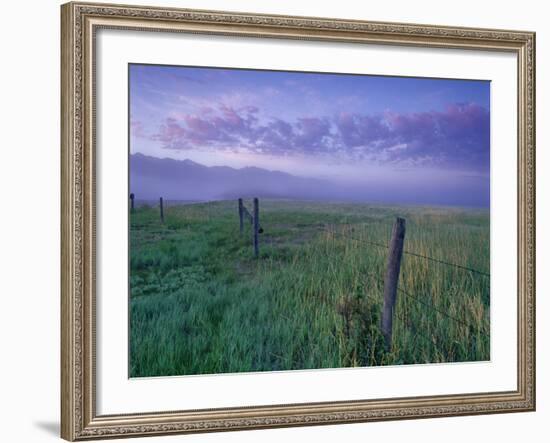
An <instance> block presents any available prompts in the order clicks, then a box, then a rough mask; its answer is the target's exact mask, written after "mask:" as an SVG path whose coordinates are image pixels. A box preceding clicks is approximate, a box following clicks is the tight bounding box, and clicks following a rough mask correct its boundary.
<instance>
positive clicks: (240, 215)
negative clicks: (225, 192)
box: [239, 198, 244, 234]
mask: <svg viewBox="0 0 550 443" xmlns="http://www.w3.org/2000/svg"><path fill="white" fill-rule="evenodd" d="M243 217H244V214H243V199H242V198H240V199H239V230H240V232H241V234H242V233H243V229H244V220H243Z"/></svg>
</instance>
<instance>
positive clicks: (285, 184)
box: [130, 153, 334, 200]
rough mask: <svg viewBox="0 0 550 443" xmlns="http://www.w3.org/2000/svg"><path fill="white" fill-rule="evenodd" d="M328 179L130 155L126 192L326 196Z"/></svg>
mask: <svg viewBox="0 0 550 443" xmlns="http://www.w3.org/2000/svg"><path fill="white" fill-rule="evenodd" d="M333 186H334V185H333V184H332V183H330V182H329V181H325V180H321V179H314V178H304V177H297V176H294V175H291V174H288V173H286V172H281V171H269V170H267V169H262V168H257V167H245V168H240V169H235V168H231V167H228V166H205V165H201V164H199V163H196V162H194V161H191V160H174V159H170V158H162V159H161V158H156V157H150V156H147V155H144V154H140V153H136V154H131V155H130V192H133V193H134V194H135V195H136V198H137V199H142V200H153V199H157V198H158V197H159V196H162V197H164V198H165V199H167V200H227V199H233V198H238V197H243V198H247V197H253V196H254V197H259V198H262V197H263V198H291V199H319V198H323V197H324V199H326V198H327V196H330V195H331V194H333V192H332V190H333Z"/></svg>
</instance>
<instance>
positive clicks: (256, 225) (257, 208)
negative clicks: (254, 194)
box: [254, 198, 260, 258]
mask: <svg viewBox="0 0 550 443" xmlns="http://www.w3.org/2000/svg"><path fill="white" fill-rule="evenodd" d="M259 230H260V205H259V203H258V199H257V198H255V199H254V257H256V258H257V257H258V255H259V254H260V246H259V244H258V233H259Z"/></svg>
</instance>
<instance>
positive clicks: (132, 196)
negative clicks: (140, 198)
mask: <svg viewBox="0 0 550 443" xmlns="http://www.w3.org/2000/svg"><path fill="white" fill-rule="evenodd" d="M134 197H135V196H134V193H133V192H132V193H131V194H130V209H131V211H132V212H134Z"/></svg>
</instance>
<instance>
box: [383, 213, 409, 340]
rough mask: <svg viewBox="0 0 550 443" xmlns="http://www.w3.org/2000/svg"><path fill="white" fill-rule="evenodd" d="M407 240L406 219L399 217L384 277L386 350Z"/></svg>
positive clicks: (394, 226)
mask: <svg viewBox="0 0 550 443" xmlns="http://www.w3.org/2000/svg"><path fill="white" fill-rule="evenodd" d="M404 240H405V219H404V218H400V217H397V218H396V220H395V223H394V225H393V230H392V236H391V241H390V250H389V252H388V262H387V266H386V275H385V277H384V306H383V308H382V334H383V335H384V339H385V342H386V350H390V348H391V342H392V328H393V312H394V308H395V302H396V299H397V284H398V283H399V270H400V268H401V257H402V256H403V242H404Z"/></svg>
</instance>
